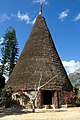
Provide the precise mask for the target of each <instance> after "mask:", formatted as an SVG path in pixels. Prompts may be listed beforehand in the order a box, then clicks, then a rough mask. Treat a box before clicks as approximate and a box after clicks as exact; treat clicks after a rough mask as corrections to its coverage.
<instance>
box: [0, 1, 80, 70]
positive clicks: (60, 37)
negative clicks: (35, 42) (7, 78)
mask: <svg viewBox="0 0 80 120" xmlns="http://www.w3.org/2000/svg"><path fill="white" fill-rule="evenodd" d="M39 1H40V0H0V43H1V42H2V41H3V35H4V34H5V32H6V29H7V28H8V27H9V26H13V27H14V28H15V30H16V34H17V40H18V44H19V54H20V53H21V51H22V49H23V47H24V45H25V43H26V40H27V38H28V36H29V34H30V31H31V29H32V26H33V24H34V21H35V18H36V17H37V15H38V13H39ZM42 1H43V16H44V17H45V19H46V22H47V25H48V28H49V30H50V32H51V35H52V38H53V40H54V43H55V45H56V48H57V51H58V53H59V56H60V58H61V60H62V61H63V64H64V66H65V68H66V69H67V72H70V71H74V70H75V69H78V68H80V0H42ZM0 58H1V54H0Z"/></svg>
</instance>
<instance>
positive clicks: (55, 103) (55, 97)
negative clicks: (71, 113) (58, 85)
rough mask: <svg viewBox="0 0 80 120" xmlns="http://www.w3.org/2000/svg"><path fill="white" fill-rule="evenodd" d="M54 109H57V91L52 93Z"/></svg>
mask: <svg viewBox="0 0 80 120" xmlns="http://www.w3.org/2000/svg"><path fill="white" fill-rule="evenodd" d="M54 107H55V109H57V108H59V96H58V91H55V92H54Z"/></svg>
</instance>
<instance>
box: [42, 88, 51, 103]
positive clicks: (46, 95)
mask: <svg viewBox="0 0 80 120" xmlns="http://www.w3.org/2000/svg"><path fill="white" fill-rule="evenodd" d="M43 105H52V91H49V90H44V91H43Z"/></svg>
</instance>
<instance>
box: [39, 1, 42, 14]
mask: <svg viewBox="0 0 80 120" xmlns="http://www.w3.org/2000/svg"><path fill="white" fill-rule="evenodd" d="M39 15H42V2H40V10H39Z"/></svg>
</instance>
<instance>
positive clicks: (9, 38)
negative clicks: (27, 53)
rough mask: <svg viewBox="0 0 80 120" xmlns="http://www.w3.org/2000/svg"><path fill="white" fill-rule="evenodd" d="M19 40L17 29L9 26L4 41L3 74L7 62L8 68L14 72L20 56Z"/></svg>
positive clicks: (2, 49)
mask: <svg viewBox="0 0 80 120" xmlns="http://www.w3.org/2000/svg"><path fill="white" fill-rule="evenodd" d="M18 50H19V49H18V42H17V39H16V31H15V29H14V28H13V27H9V28H8V29H7V31H6V33H5V35H4V42H3V43H2V48H1V53H2V60H1V63H2V74H3V72H4V69H5V64H6V63H7V64H8V68H7V70H9V74H10V73H11V72H12V70H13V68H14V66H15V63H16V61H17V57H18Z"/></svg>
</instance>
